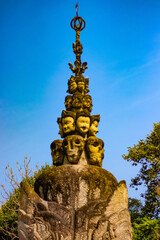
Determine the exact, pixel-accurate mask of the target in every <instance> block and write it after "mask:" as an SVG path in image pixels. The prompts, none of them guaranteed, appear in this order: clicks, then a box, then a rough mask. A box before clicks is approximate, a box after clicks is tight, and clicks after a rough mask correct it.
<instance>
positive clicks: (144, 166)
mask: <svg viewBox="0 0 160 240" xmlns="http://www.w3.org/2000/svg"><path fill="white" fill-rule="evenodd" d="M123 158H124V159H125V160H127V161H129V162H132V165H133V166H137V165H139V166H141V168H140V171H139V173H138V174H137V176H136V177H134V178H132V179H131V184H130V186H132V187H133V188H135V189H138V186H140V185H142V184H144V186H145V187H146V191H145V193H142V194H141V197H143V198H144V201H145V204H144V206H143V208H142V212H143V214H144V215H146V216H148V217H151V218H157V217H159V212H160V122H159V123H157V124H154V129H153V131H151V134H150V135H147V136H146V139H145V140H140V141H139V142H138V144H137V145H134V146H133V147H129V148H128V154H127V155H125V154H124V155H123Z"/></svg>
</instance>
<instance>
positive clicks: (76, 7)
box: [75, 3, 79, 17]
mask: <svg viewBox="0 0 160 240" xmlns="http://www.w3.org/2000/svg"><path fill="white" fill-rule="evenodd" d="M75 9H76V16H77V17H78V9H79V3H77V4H76V6H75Z"/></svg>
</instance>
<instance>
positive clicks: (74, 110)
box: [50, 10, 104, 167]
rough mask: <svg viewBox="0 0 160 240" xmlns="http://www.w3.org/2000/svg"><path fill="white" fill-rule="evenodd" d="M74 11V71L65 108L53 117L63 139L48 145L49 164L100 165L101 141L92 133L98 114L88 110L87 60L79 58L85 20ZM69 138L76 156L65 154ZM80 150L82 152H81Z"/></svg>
mask: <svg viewBox="0 0 160 240" xmlns="http://www.w3.org/2000/svg"><path fill="white" fill-rule="evenodd" d="M76 13H77V14H76V16H75V17H74V18H73V19H72V20H71V27H72V28H73V29H74V30H75V32H76V41H75V43H73V52H74V54H75V55H76V60H75V62H74V65H75V67H74V66H73V64H72V63H69V67H70V69H71V71H72V72H73V74H74V75H71V77H70V79H69V80H68V90H67V93H69V95H67V96H66V98H65V107H66V110H63V111H62V114H61V117H58V119H57V123H58V125H59V134H60V136H61V137H62V138H64V140H55V141H53V142H52V143H51V146H50V147H51V153H52V159H53V165H56V166H58V165H62V164H82V165H85V164H86V165H87V164H89V165H97V166H99V167H102V160H103V158H104V149H103V147H104V143H103V141H102V140H101V139H99V138H97V137H96V134H97V132H98V123H99V121H100V115H99V114H97V115H91V114H90V113H91V111H92V98H91V96H90V95H89V94H87V93H88V92H89V89H88V85H89V78H85V77H84V76H83V73H84V72H85V70H86V69H87V62H81V54H82V49H83V47H82V44H81V42H80V33H81V31H82V30H83V29H84V28H85V26H86V23H85V21H84V20H83V18H82V17H80V16H78V10H77V11H76ZM71 142H72V145H75V143H76V142H79V150H78V152H76V153H74V154H75V155H76V156H75V158H72V159H71V158H70V157H69V155H70V154H71V153H70V151H69V150H68V151H69V152H67V150H66V146H65V145H66V144H67V145H70V144H71ZM77 146H78V145H77ZM80 149H81V150H80ZM74 151H76V150H75V149H72V150H71V152H72V153H73V152H74ZM55 152H56V154H55ZM82 152H84V154H82V155H81V153H82ZM71 155H73V154H71ZM83 155H84V156H83ZM56 156H57V157H56ZM60 156H61V157H60ZM82 156H83V157H82ZM82 159H83V161H82Z"/></svg>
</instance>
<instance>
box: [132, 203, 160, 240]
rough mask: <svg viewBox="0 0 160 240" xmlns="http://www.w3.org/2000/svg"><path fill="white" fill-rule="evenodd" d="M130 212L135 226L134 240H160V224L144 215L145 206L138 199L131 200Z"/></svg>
mask: <svg viewBox="0 0 160 240" xmlns="http://www.w3.org/2000/svg"><path fill="white" fill-rule="evenodd" d="M129 211H130V215H131V221H132V226H133V240H159V237H160V222H159V220H158V219H151V218H150V217H147V216H145V215H144V212H143V204H142V202H141V201H140V200H138V199H136V198H129Z"/></svg>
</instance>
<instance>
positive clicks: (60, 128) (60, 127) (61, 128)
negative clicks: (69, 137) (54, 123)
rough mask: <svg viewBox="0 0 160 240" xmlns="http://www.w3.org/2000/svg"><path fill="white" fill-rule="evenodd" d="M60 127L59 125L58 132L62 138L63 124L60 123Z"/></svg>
mask: <svg viewBox="0 0 160 240" xmlns="http://www.w3.org/2000/svg"><path fill="white" fill-rule="evenodd" d="M58 125H59V132H58V133H59V134H60V136H61V137H63V127H62V123H61V122H59V123H58Z"/></svg>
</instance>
